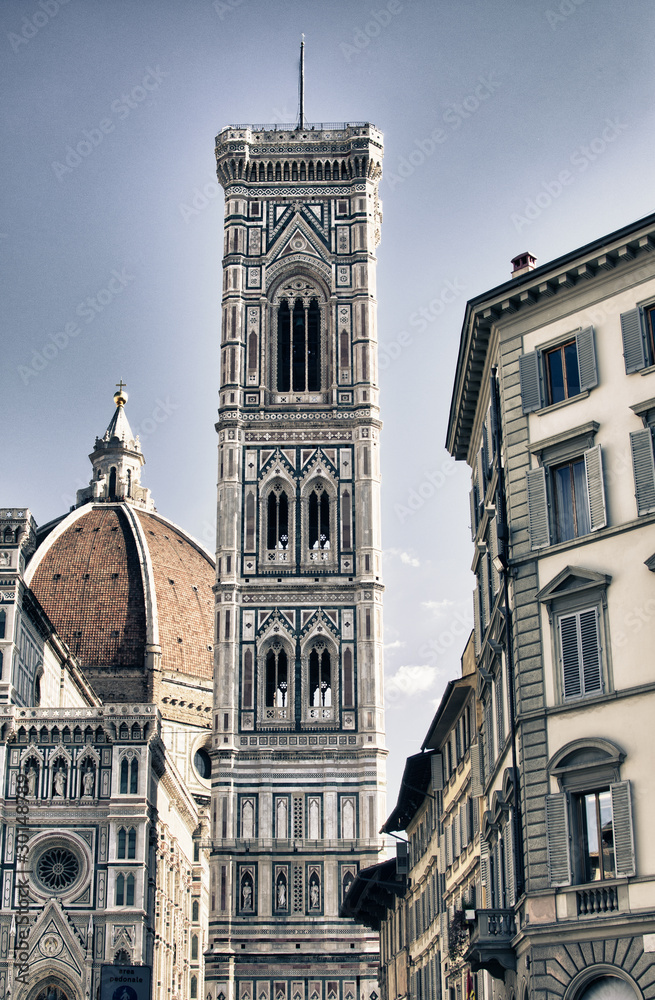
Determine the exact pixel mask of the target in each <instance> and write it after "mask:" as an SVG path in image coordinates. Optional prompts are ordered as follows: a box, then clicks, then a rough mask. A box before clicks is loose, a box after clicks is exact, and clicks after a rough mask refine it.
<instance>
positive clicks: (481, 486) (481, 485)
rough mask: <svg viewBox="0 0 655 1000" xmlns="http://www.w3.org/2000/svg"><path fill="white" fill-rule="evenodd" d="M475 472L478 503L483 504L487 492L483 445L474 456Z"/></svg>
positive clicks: (485, 461)
mask: <svg viewBox="0 0 655 1000" xmlns="http://www.w3.org/2000/svg"><path fill="white" fill-rule="evenodd" d="M475 472H476V477H477V480H478V503H480V504H483V503H484V497H485V494H486V492H487V460H486V458H485V456H484V445H483V446H482V448H480V451H479V452H478V454H477V456H476V459H475Z"/></svg>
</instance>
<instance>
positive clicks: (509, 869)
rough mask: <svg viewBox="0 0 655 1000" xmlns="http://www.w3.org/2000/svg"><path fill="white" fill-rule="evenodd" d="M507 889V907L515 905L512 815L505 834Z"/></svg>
mask: <svg viewBox="0 0 655 1000" xmlns="http://www.w3.org/2000/svg"><path fill="white" fill-rule="evenodd" d="M503 837H504V840H505V889H506V893H507V905H508V906H513V905H514V837H513V832H512V814H511V813H510V815H509V816H508V818H507V823H506V824H505V832H504V834H503Z"/></svg>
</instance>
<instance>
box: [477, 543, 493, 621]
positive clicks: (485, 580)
mask: <svg viewBox="0 0 655 1000" xmlns="http://www.w3.org/2000/svg"><path fill="white" fill-rule="evenodd" d="M479 566H480V587H481V590H482V614H483V616H484V621H483V623H482V630H483V632H484V629H486V628H487V626H488V625H489V622H490V620H491V605H490V601H489V562H488V560H487V553H486V552H483V553H482V555H481V556H480V562H479Z"/></svg>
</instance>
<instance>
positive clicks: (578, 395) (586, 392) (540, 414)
mask: <svg viewBox="0 0 655 1000" xmlns="http://www.w3.org/2000/svg"><path fill="white" fill-rule="evenodd" d="M589 392H590V390H589V389H583V391H582V392H578V393H576V395H575V396H569V397H568V399H561V400H560V401H559V403H550V405H549V406H542V408H541V409H540V410H534V411H533V412H534V413H535V415H536V416H538V417H543V415H544V414H545V413H552V412H553V410H561V409H562V407H563V406H569V405H570V404H571V403H577V402H578V400H579V399H586V398H587V396H588V395H589Z"/></svg>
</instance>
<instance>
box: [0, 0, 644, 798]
mask: <svg viewBox="0 0 655 1000" xmlns="http://www.w3.org/2000/svg"><path fill="white" fill-rule="evenodd" d="M654 20H655V7H654V6H653V4H652V3H651V2H649V0H633V2H628V3H625V4H620V5H619V4H616V3H615V2H613V0H462V2H453V0H451V2H443V0H390V2H385V3H383V2H382V0H380V2H373V3H371V2H370V0H366V2H362V0H352V2H348V3H338V2H334V0H324V2H322V3H320V4H317V3H300V2H270V0H269V2H264V0H216V2H212V0H185V2H184V3H179V2H175V0H67V2H64V3H62V0H40V2H39V0H5V2H4V3H3V5H2V9H1V10H0V48H2V49H3V50H4V51H3V57H2V60H1V61H0V80H1V83H2V92H3V94H4V102H3V106H2V112H1V115H2V118H1V121H2V132H3V142H2V148H1V152H0V163H1V167H2V175H3V178H4V184H3V194H4V203H3V212H2V217H1V218H0V252H1V253H2V292H3V313H2V320H3V323H2V364H1V367H0V378H1V381H2V392H3V399H4V411H5V421H4V434H3V448H2V452H3V462H2V491H1V494H0V499H1V500H2V502H3V503H5V504H7V505H13V504H17V505H26V506H29V507H30V508H31V509H32V511H33V512H34V515H35V517H36V518H37V521H38V522H39V523H44V522H45V521H47V520H49V519H50V518H52V517H55V516H57V515H58V514H60V513H62V512H63V511H64V510H66V509H67V508H68V506H69V505H70V503H72V502H73V497H74V493H75V490H76V489H77V488H79V487H80V486H82V485H86V483H87V482H88V479H89V475H90V464H89V462H88V458H87V456H88V454H89V452H90V451H91V448H92V446H93V442H94V438H95V435H96V434H98V433H101V432H102V431H103V430H104V428H105V427H106V425H107V423H108V422H109V419H110V417H111V414H112V411H113V403H112V394H113V392H114V384H115V383H116V382H118V380H119V379H120V378H122V379H124V380H125V381H126V382H127V384H128V390H129V392H130V402H129V404H128V415H129V418H130V421H131V423H132V426H133V428H134V429H139V430H140V432H141V439H142V444H143V450H144V453H145V455H146V459H147V465H146V468H145V470H144V475H143V481H144V483H145V484H146V485H148V486H149V487H150V488H151V489H152V491H153V495H154V498H155V502H156V503H157V506H158V508H159V510H160V511H161V512H162V513H163V514H165V515H166V516H168V517H170V518H171V519H172V520H173V521H175V522H177V523H178V524H180V525H182V526H184V527H185V528H186V529H187V530H188V531H190V532H191V533H192V534H194V535H195V536H196V537H198V538H200V539H201V540H202V541H203V542H204V543H205V544H206V545H208V547H209V548H213V545H214V542H213V538H214V520H215V483H216V442H215V431H214V422H215V420H216V407H217V387H218V336H219V321H220V295H221V254H222V193H220V192H219V189H218V186H217V184H216V182H215V177H214V152H213V145H214V143H213V140H214V136H215V134H216V132H217V131H218V130H219V129H220V128H222V127H223V126H224V125H226V124H230V123H236V122H250V121H252V122H280V123H282V122H286V121H293V120H295V117H296V113H297V57H298V43H299V37H300V33H301V32H304V33H305V36H306V98H305V112H306V119H307V121H309V122H312V121H348V120H367V121H371V122H373V123H374V124H376V125H377V126H378V127H379V128H381V129H382V131H383V132H384V134H385V164H384V167H385V173H384V177H383V180H382V184H381V191H380V193H381V197H382V200H383V209H384V222H383V228H382V243H381V245H380V247H379V265H378V301H379V337H380V358H381V363H380V383H381V389H382V413H383V419H384V424H385V429H384V433H383V442H382V449H383V450H382V461H383V477H384V480H383V545H384V549H385V583H386V587H387V592H386V604H385V625H386V629H385V637H386V638H385V642H386V646H387V649H386V675H387V691H388V714H387V729H388V743H389V748H390V757H389V800H388V807H389V810H390V809H391V808H392V806H393V804H394V802H395V797H396V792H397V788H398V782H399V779H400V775H401V773H402V768H403V765H404V760H405V757H406V756H407V755H408V754H410V753H413V752H416V751H417V750H418V749H419V747H420V743H421V740H422V737H423V735H424V734H425V731H426V729H427V726H428V723H429V721H430V719H431V717H432V714H433V712H434V709H435V706H436V704H437V703H438V700H439V698H440V696H441V693H442V691H443V688H444V686H445V683H446V681H447V680H448V679H449V678H451V677H454V676H456V674H457V672H458V670H459V658H460V655H461V651H462V648H463V645H464V642H465V640H466V637H467V635H468V631H469V629H470V627H471V626H472V618H471V591H472V586H473V578H472V575H471V573H470V568H469V567H470V561H471V546H470V535H469V530H468V522H469V515H468V499H467V497H468V486H467V478H468V477H467V470H466V469H465V468H463V467H460V465H457V466H455V465H454V463H453V462H452V461H451V460H450V459H449V456H448V455H447V453H446V451H445V448H444V438H445V431H446V422H447V416H448V407H449V402H450V393H451V387H452V380H453V374H454V364H455V358H456V352H457V345H458V340H459V332H460V328H461V322H462V317H463V314H464V308H465V303H466V300H467V299H468V298H470V297H472V296H474V295H476V294H478V293H480V292H482V291H484V290H485V289H487V288H490V287H493V286H494V285H496V284H499V283H500V282H502V281H504V280H506V279H507V278H508V277H509V271H510V259H511V258H512V257H514V256H516V254H518V253H520V252H522V251H525V250H529V251H530V252H531V253H533V254H534V255H535V256H536V257H537V258H538V262H539V263H540V264H543V263H546V262H547V261H548V260H550V259H552V258H554V257H557V256H559V255H560V254H562V253H565V252H566V251H568V250H570V249H573V248H575V247H578V246H581V245H583V244H584V243H586V242H588V241H589V240H592V239H594V238H596V237H599V236H602V235H603V234H604V233H608V232H611V231H612V230H613V229H616V228H619V227H620V226H622V225H625V224H627V223H629V222H631V221H633V220H635V219H638V218H640V217H641V216H644V215H646V214H648V213H650V212H652V211H653V210H654V207H655V206H654V205H653V197H652V193H651V187H652V185H651V171H650V169H649V170H647V169H646V166H647V165H648V164H649V163H651V161H652V156H653V116H654V111H653V101H652V93H653V59H654V56H653V46H652V42H651V39H652V31H653V21H654ZM80 144H82V145H81V146H80ZM78 148H79V149H81V150H82V151H83V155H82V154H81V153H77V152H76V149H78Z"/></svg>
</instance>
